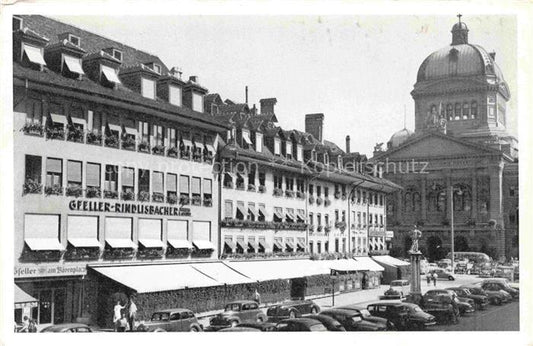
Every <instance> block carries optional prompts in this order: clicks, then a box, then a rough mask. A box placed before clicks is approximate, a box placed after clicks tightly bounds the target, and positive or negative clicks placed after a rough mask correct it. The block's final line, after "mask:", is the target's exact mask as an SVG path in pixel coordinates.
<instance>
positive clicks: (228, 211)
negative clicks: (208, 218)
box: [224, 200, 233, 219]
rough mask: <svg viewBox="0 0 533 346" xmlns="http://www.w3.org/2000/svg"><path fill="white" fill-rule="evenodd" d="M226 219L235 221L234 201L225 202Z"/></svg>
mask: <svg viewBox="0 0 533 346" xmlns="http://www.w3.org/2000/svg"><path fill="white" fill-rule="evenodd" d="M224 217H225V218H226V219H233V201H231V200H226V201H224Z"/></svg>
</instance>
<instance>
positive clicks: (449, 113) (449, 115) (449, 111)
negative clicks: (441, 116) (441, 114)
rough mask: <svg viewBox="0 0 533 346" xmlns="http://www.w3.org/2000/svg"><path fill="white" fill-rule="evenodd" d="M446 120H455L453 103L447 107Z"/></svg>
mask: <svg viewBox="0 0 533 346" xmlns="http://www.w3.org/2000/svg"><path fill="white" fill-rule="evenodd" d="M446 118H447V119H448V120H453V105H452V104H451V103H448V104H447V105H446Z"/></svg>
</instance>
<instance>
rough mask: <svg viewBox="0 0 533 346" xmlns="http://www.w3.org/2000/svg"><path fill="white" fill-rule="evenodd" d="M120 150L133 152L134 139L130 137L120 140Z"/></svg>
mask: <svg viewBox="0 0 533 346" xmlns="http://www.w3.org/2000/svg"><path fill="white" fill-rule="evenodd" d="M122 149H124V150H133V151H135V139H134V138H132V137H130V136H125V137H123V138H122Z"/></svg>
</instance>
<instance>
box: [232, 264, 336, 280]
mask: <svg viewBox="0 0 533 346" xmlns="http://www.w3.org/2000/svg"><path fill="white" fill-rule="evenodd" d="M320 262H322V261H312V260H308V259H302V260H270V261H268V260H266V261H235V262H229V263H228V265H229V266H230V267H232V268H233V269H235V270H237V271H238V272H239V273H241V274H243V275H246V276H247V277H249V278H251V279H253V280H257V281H267V280H278V279H292V278H299V277H305V276H313V275H320V274H329V273H330V271H329V270H328V269H326V268H324V267H323V266H322V265H321V264H320Z"/></svg>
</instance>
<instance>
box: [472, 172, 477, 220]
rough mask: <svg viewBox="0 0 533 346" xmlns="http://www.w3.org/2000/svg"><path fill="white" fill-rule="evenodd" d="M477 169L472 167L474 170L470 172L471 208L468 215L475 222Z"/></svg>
mask: <svg viewBox="0 0 533 346" xmlns="http://www.w3.org/2000/svg"><path fill="white" fill-rule="evenodd" d="M477 213H478V210H477V171H476V169H475V168H474V171H473V172H472V210H471V211H470V215H471V218H472V220H474V221H476V222H477Z"/></svg>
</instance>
